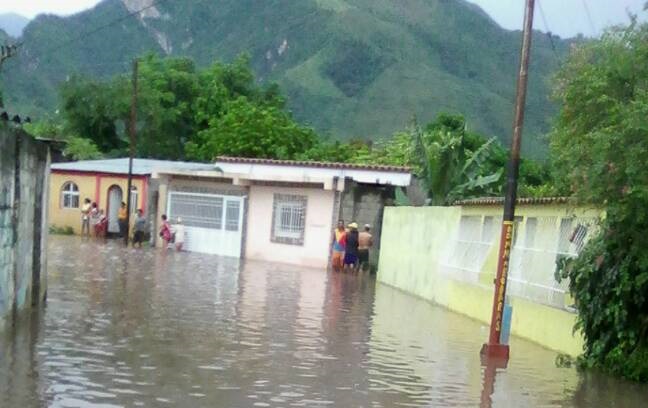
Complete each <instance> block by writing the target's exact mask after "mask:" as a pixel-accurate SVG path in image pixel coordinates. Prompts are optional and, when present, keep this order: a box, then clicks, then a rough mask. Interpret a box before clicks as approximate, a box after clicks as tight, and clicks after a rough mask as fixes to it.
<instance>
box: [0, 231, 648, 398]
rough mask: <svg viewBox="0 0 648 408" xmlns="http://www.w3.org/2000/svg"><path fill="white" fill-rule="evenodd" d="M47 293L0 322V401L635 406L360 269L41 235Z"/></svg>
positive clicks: (637, 392)
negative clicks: (501, 358)
mask: <svg viewBox="0 0 648 408" xmlns="http://www.w3.org/2000/svg"><path fill="white" fill-rule="evenodd" d="M48 256H49V298H48V301H47V306H46V307H45V308H44V309H43V310H41V311H39V312H38V313H33V314H32V315H31V316H27V317H26V318H24V321H23V322H22V323H21V324H19V325H18V328H17V329H16V330H15V331H11V332H9V333H6V334H4V335H2V336H0V407H2V408H4V407H11V408H13V407H18V408H30V407H46V406H48V407H102V408H104V407H139V406H141V407H166V406H169V407H172V406H175V407H227V408H230V407H231V408H237V407H240V408H247V407H277V408H278V407H343V408H355V407H479V406H481V407H633V408H634V407H641V406H646V401H648V387H646V386H640V385H636V384H631V383H627V382H623V381H618V380H614V379H611V378H608V377H605V376H602V375H594V374H589V375H586V376H585V375H581V374H579V373H578V372H577V371H576V370H574V369H571V368H557V367H556V366H555V364H554V359H555V357H556V353H555V352H553V351H550V350H547V349H544V348H542V347H540V346H537V345H535V344H533V343H529V342H526V341H524V340H521V339H517V338H512V339H511V352H512V357H511V361H510V363H509V366H508V367H507V368H506V369H499V368H498V369H496V368H493V367H489V368H484V367H482V366H481V364H480V359H479V348H480V346H481V344H482V342H483V341H484V340H485V339H486V336H487V328H486V327H485V326H484V325H483V324H481V323H479V322H476V321H474V320H471V319H468V318H466V317H464V316H461V315H458V314H455V313H452V312H449V311H447V310H445V309H443V308H440V307H437V306H434V305H431V304H430V303H427V302H425V301H422V300H419V299H416V298H414V297H411V296H409V295H407V294H404V293H402V292H399V291H397V290H395V289H392V288H390V287H386V286H384V285H382V284H379V283H376V281H375V279H373V277H369V276H348V275H342V274H331V273H327V272H325V271H322V270H311V269H303V268H296V267H292V266H285V265H278V264H269V263H256V262H244V263H239V262H238V261H236V260H233V259H224V258H219V257H214V256H208V255H200V254H190V253H175V252H169V253H166V254H163V253H161V252H160V251H157V250H152V249H145V250H134V249H124V248H123V247H122V246H121V245H120V243H119V242H109V243H107V244H103V243H94V242H92V241H90V242H87V241H82V240H80V239H78V238H71V237H52V238H51V240H50V248H49V254H48Z"/></svg>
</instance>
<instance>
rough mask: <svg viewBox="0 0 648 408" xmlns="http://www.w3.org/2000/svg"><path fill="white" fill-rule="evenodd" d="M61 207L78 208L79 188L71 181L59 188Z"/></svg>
mask: <svg viewBox="0 0 648 408" xmlns="http://www.w3.org/2000/svg"><path fill="white" fill-rule="evenodd" d="M61 207H63V208H79V187H78V186H77V185H76V184H75V183H73V182H71V181H68V182H66V183H65V184H63V187H62V188H61Z"/></svg>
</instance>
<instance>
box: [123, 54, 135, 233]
mask: <svg viewBox="0 0 648 408" xmlns="http://www.w3.org/2000/svg"><path fill="white" fill-rule="evenodd" d="M137 65H138V63H137V59H135V60H134V61H133V99H132V101H131V111H130V123H129V125H128V136H129V139H130V155H129V157H128V186H127V188H126V189H127V190H128V192H127V193H126V194H127V195H128V196H127V197H128V198H127V200H126V212H127V214H126V234H125V235H124V244H126V246H128V238H129V237H130V220H131V212H132V209H131V196H132V194H131V189H132V188H133V158H134V157H135V141H136V137H137V135H136V132H137V126H136V123H137Z"/></svg>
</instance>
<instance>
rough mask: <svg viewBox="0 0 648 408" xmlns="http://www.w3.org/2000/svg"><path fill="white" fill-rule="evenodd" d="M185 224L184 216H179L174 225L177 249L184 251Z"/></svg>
mask: <svg viewBox="0 0 648 408" xmlns="http://www.w3.org/2000/svg"><path fill="white" fill-rule="evenodd" d="M184 235H185V233H184V225H183V224H182V218H180V217H178V220H177V222H176V224H175V225H174V226H173V237H174V242H175V248H176V251H182V246H183V245H184Z"/></svg>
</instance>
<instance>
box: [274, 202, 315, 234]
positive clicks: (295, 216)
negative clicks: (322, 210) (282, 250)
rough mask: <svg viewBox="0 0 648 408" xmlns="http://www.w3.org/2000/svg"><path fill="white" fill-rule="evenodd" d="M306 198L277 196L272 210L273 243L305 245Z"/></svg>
mask: <svg viewBox="0 0 648 408" xmlns="http://www.w3.org/2000/svg"><path fill="white" fill-rule="evenodd" d="M306 204H307V198H306V197H305V196H298V195H288V194H275V195H274V203H273V210H272V237H271V241H272V242H279V243H282V244H290V245H304V230H305V227H306Z"/></svg>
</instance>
